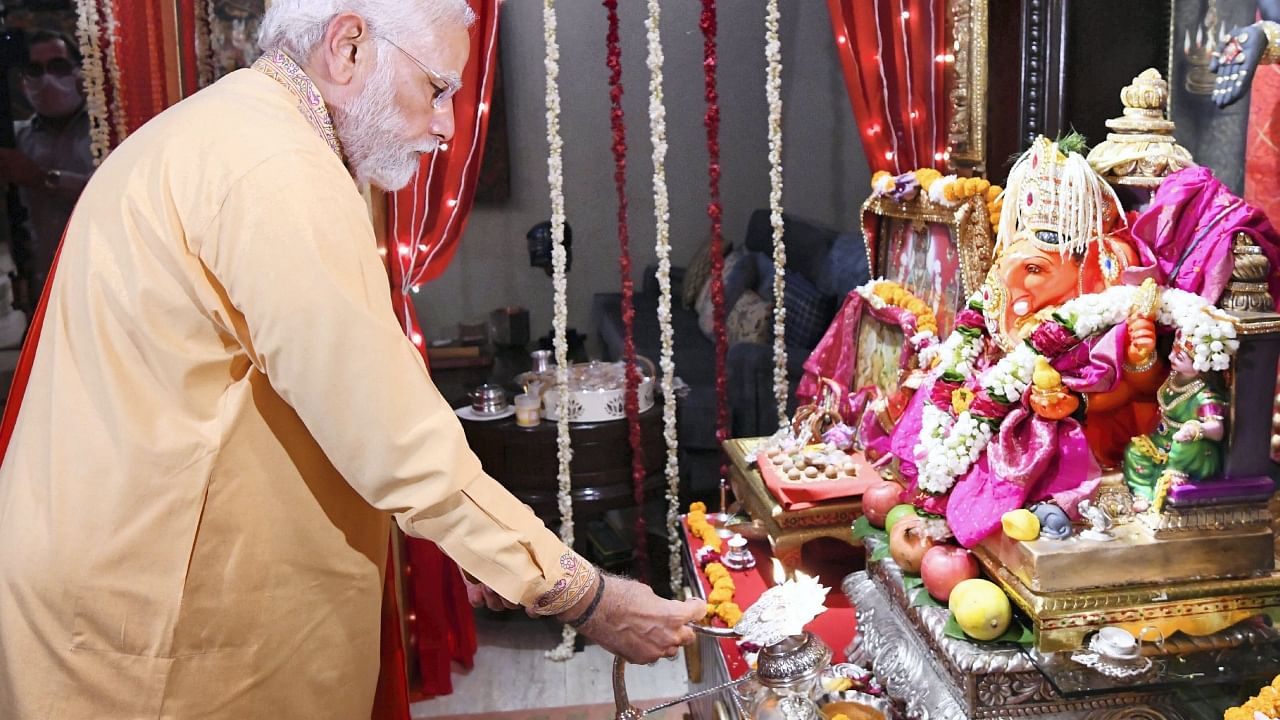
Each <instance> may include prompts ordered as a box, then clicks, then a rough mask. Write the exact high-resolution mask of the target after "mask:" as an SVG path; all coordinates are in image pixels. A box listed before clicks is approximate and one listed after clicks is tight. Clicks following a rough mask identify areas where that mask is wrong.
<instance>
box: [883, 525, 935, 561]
mask: <svg viewBox="0 0 1280 720" xmlns="http://www.w3.org/2000/svg"><path fill="white" fill-rule="evenodd" d="M931 547H933V540H932V539H931V538H930V537H929V536H928V535H925V534H924V523H923V522H922V521H921V520H920V518H918V517H905V518H902V519H901V520H899V521H898V523H897V524H896V525H894V526H893V532H891V533H889V554H890V555H892V556H893V561H894V562H896V563H898V567H899V568H901V569H902V572H904V573H907V574H910V575H916V574H918V573H919V572H920V563H922V562H924V554H925V553H926V552H928V550H929V548H931Z"/></svg>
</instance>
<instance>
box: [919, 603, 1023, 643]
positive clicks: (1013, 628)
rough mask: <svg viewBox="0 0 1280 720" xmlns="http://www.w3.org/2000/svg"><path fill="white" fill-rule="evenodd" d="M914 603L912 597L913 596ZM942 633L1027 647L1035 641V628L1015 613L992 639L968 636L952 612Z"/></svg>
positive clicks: (970, 640) (984, 641)
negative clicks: (1002, 631) (996, 636)
mask: <svg viewBox="0 0 1280 720" xmlns="http://www.w3.org/2000/svg"><path fill="white" fill-rule="evenodd" d="M912 601H913V603H914V598H913V600H912ZM942 633H943V634H944V635H946V636H947V637H949V638H952V639H954V640H968V641H969V642H972V643H986V642H993V643H1015V644H1017V645H1022V646H1023V647H1029V646H1030V645H1032V644H1033V643H1035V641H1036V631H1035V628H1034V627H1032V626H1030V625H1027V624H1025V623H1023V621H1022V618H1020V617H1018V616H1017V615H1014V616H1013V621H1012V622H1010V623H1009V628H1008V629H1007V630H1005V631H1004V634H1003V635H1001V636H1000V637H998V638H996V639H994V640H976V639H974V638H971V637H969V635H967V634H966V633H965V631H964V630H962V629H961V628H960V623H958V622H956V616H955V615H954V614H948V615H947V624H946V626H944V627H943V629H942Z"/></svg>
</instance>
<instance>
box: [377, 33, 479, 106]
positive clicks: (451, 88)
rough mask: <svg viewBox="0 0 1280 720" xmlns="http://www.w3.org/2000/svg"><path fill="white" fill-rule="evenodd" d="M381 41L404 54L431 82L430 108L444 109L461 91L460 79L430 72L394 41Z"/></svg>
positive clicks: (388, 39) (429, 69)
mask: <svg viewBox="0 0 1280 720" xmlns="http://www.w3.org/2000/svg"><path fill="white" fill-rule="evenodd" d="M382 39H383V40H386V41H387V43H388V44H390V45H391V47H393V48H395V49H397V50H399V51H400V52H402V53H404V56H405V57H407V58H409V59H410V60H412V61H413V64H414V65H417V66H418V69H419V70H421V71H422V73H423V74H424V75H426V76H427V80H430V81H431V89H432V93H431V106H432V107H434V108H435V109H437V110H440V109H442V108H444V106H445V105H447V104H448V103H449V101H450V100H452V99H453V96H454V95H456V94H457V93H458V91H459V90H461V89H462V79H461V78H459V77H457V76H456V75H452V74H449V75H445V74H442V73H438V72H436V71H435V70H432V69H431V68H429V67H427V66H426V65H424V64H423V63H422V61H421V60H419V59H418V58H416V57H414V56H413V55H412V54H410V53H409V51H408V50H405V49H404V48H402V47H400V46H399V45H397V44H396V43H395V41H393V40H391V39H390V38H386V37H383V38H382Z"/></svg>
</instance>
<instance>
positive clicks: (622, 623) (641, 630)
mask: <svg viewBox="0 0 1280 720" xmlns="http://www.w3.org/2000/svg"><path fill="white" fill-rule="evenodd" d="M594 595H595V588H592V590H591V592H589V593H587V597H586V598H584V600H586V601H589V600H591V599H592V598H593V597H594ZM580 605H582V607H580V608H574V609H572V610H570V611H569V612H567V613H565V615H564V617H562V618H561V619H562V620H566V621H569V620H575V619H577V617H578V616H579V615H580V614H581V613H582V612H583V611H585V610H586V606H587V603H585V602H584V603H580ZM706 614H707V604H706V603H704V602H703V601H701V600H686V601H684V602H676V601H674V600H664V599H663V598H660V597H658V596H657V595H655V594H654V593H653V590H651V589H650V588H649V586H647V585H644V584H641V583H638V582H636V581H635V580H628V579H626V578H618V577H612V576H611V577H609V578H608V580H607V581H606V582H605V586H604V597H602V598H601V599H600V605H599V606H598V607H597V608H596V610H595V613H594V614H592V616H591V618H590V619H589V620H588V621H587V623H586V624H585V625H583V626H582V627H581V628H579V631H580V632H581V633H582V634H583V635H586V636H587V637H589V638H591V639H592V640H594V641H595V642H597V643H599V645H600V646H601V647H603V648H604V649H605V650H608V651H609V652H611V653H613V654H614V655H618V656H619V657H621V658H622V659H624V660H626V661H627V662H629V663H633V664H636V665H647V664H649V663H652V662H656V661H657V660H658V659H660V658H672V657H675V656H676V654H677V653H678V652H679V651H680V647H681V646H683V645H689V644H691V643H693V641H694V634H693V630H690V629H689V628H688V627H687V624H688V623H691V622H694V621H696V620H701V619H702V618H703V616H705V615H706Z"/></svg>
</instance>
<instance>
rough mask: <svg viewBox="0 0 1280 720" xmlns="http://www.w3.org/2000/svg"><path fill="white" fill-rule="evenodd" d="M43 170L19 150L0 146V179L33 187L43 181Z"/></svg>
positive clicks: (12, 183)
mask: <svg viewBox="0 0 1280 720" xmlns="http://www.w3.org/2000/svg"><path fill="white" fill-rule="evenodd" d="M44 176H45V170H44V168H42V167H40V166H39V165H37V164H36V163H35V161H34V160H32V159H31V158H29V157H27V156H26V155H24V154H23V153H22V152H21V151H19V150H12V149H9V148H0V181H3V182H5V183H8V184H10V185H24V186H26V187H35V186H36V185H40V184H42V183H43V182H44Z"/></svg>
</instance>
